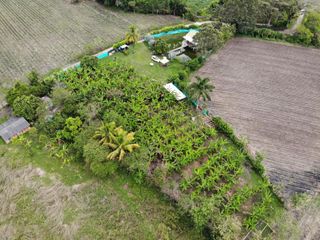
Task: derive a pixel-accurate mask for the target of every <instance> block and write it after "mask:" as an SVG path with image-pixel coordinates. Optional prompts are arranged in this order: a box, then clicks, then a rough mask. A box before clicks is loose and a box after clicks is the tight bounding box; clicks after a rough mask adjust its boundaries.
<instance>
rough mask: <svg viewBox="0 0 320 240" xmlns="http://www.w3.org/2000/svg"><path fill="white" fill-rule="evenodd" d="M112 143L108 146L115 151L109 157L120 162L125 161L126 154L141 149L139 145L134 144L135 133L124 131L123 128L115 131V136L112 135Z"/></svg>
mask: <svg viewBox="0 0 320 240" xmlns="http://www.w3.org/2000/svg"><path fill="white" fill-rule="evenodd" d="M110 136H111V140H112V141H111V142H109V143H107V144H106V145H107V146H108V147H109V148H110V149H112V150H113V151H112V152H111V153H110V154H109V155H108V156H107V158H108V159H110V160H113V159H118V160H119V161H121V160H123V158H124V157H125V155H126V152H132V151H133V150H135V149H137V148H139V147H140V146H139V144H134V143H132V142H133V140H134V133H133V132H130V133H128V132H127V131H125V130H123V129H122V128H121V127H118V128H116V129H115V130H114V134H113V133H111V134H110Z"/></svg>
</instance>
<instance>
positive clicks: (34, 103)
mask: <svg viewBox="0 0 320 240" xmlns="http://www.w3.org/2000/svg"><path fill="white" fill-rule="evenodd" d="M40 104H42V101H41V99H39V98H38V97H35V96H33V95H29V96H25V95H23V96H21V97H17V98H16V99H15V100H14V102H13V104H12V108H13V112H14V114H15V115H16V116H20V117H24V118H25V119H26V120H28V121H31V122H34V121H35V120H37V118H38V115H37V109H38V107H39V106H40Z"/></svg>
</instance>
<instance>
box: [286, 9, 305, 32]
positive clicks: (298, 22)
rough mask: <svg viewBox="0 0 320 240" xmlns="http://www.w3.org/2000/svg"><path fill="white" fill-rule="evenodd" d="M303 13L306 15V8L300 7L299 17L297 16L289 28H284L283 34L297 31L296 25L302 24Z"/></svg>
mask: <svg viewBox="0 0 320 240" xmlns="http://www.w3.org/2000/svg"><path fill="white" fill-rule="evenodd" d="M305 15H306V9H302V10H301V12H300V15H299V17H298V18H297V20H296V22H295V24H294V25H293V26H292V27H291V28H290V29H286V30H284V31H283V33H285V34H294V33H295V32H296V31H297V29H298V27H299V26H300V25H301V24H302V22H303V20H304V17H305Z"/></svg>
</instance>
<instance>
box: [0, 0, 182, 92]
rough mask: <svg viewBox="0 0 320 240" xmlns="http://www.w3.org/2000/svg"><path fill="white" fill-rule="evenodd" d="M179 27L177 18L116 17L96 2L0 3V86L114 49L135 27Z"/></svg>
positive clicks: (1, 0)
mask: <svg viewBox="0 0 320 240" xmlns="http://www.w3.org/2000/svg"><path fill="white" fill-rule="evenodd" d="M180 21H181V20H180V19H179V18H176V17H173V16H158V15H141V14H129V13H124V12H120V11H119V12H114V11H113V10H109V9H106V8H104V7H102V6H100V5H99V4H97V3H95V2H94V1H84V2H82V3H80V4H69V3H67V1H65V0H52V1H50V0H31V1H19V0H12V1H6V0H0V80H1V81H0V82H1V85H2V87H8V86H10V85H11V84H12V83H11V81H12V80H13V79H20V78H23V76H24V75H25V74H26V73H27V72H29V71H30V70H32V69H36V70H38V71H39V72H40V73H43V74H44V73H47V72H48V71H49V70H51V69H55V68H59V67H63V66H65V65H67V64H68V63H70V62H71V61H72V60H73V58H74V57H75V56H77V55H79V54H80V53H81V52H83V50H84V49H85V48H86V47H88V46H89V45H90V46H91V47H92V48H100V47H106V46H108V45H112V44H113V43H114V42H116V41H118V40H120V39H121V38H123V37H124V35H125V32H126V31H127V28H128V26H129V25H131V24H135V25H137V26H138V27H139V28H140V29H141V31H146V30H147V29H150V28H152V27H156V26H164V25H170V24H175V23H178V22H180Z"/></svg>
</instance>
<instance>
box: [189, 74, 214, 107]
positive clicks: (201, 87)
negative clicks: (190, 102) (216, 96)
mask: <svg viewBox="0 0 320 240" xmlns="http://www.w3.org/2000/svg"><path fill="white" fill-rule="evenodd" d="M214 88H215V87H214V86H213V85H212V84H210V79H209V78H201V77H199V76H197V77H196V82H194V83H192V84H191V85H190V87H189V89H190V94H191V96H192V98H193V99H195V100H201V99H202V100H203V101H207V100H209V101H211V97H210V93H211V92H212V91H213V89H214Z"/></svg>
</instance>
